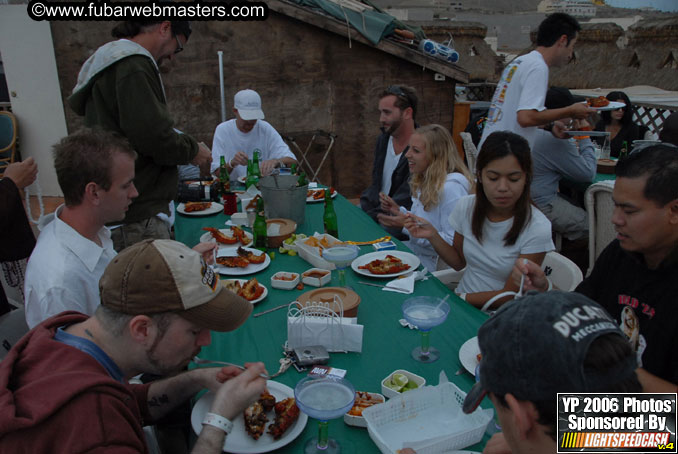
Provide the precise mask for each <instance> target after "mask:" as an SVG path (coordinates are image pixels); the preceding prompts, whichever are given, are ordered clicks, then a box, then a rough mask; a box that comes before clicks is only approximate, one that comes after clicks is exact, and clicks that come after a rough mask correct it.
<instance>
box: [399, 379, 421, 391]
mask: <svg viewBox="0 0 678 454" xmlns="http://www.w3.org/2000/svg"><path fill="white" fill-rule="evenodd" d="M417 388H419V385H417V383H416V382H414V381H408V382H407V384H406V385H405V387H404V388H403V392H405V391H412V390H413V389H417Z"/></svg>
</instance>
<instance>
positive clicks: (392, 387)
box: [384, 380, 401, 392]
mask: <svg viewBox="0 0 678 454" xmlns="http://www.w3.org/2000/svg"><path fill="white" fill-rule="evenodd" d="M384 386H386V387H387V388H389V389H392V390H393V391H396V392H400V389H401V386H398V385H396V384H394V383H392V382H391V380H389V381H387V382H386V383H384Z"/></svg>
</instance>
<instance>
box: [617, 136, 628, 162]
mask: <svg viewBox="0 0 678 454" xmlns="http://www.w3.org/2000/svg"><path fill="white" fill-rule="evenodd" d="M628 157H629V146H628V143H627V142H626V140H625V141H624V143H622V147H621V150H619V160H620V161H621V160H622V159H626V158H628Z"/></svg>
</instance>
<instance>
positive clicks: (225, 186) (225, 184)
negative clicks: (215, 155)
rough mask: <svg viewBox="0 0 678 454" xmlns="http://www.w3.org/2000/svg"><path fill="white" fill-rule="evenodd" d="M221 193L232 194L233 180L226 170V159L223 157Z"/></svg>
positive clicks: (221, 163)
mask: <svg viewBox="0 0 678 454" xmlns="http://www.w3.org/2000/svg"><path fill="white" fill-rule="evenodd" d="M219 192H220V194H221V195H223V194H226V193H227V192H231V178H230V176H229V175H228V169H227V168H226V158H225V157H223V156H222V157H221V160H220V162H219Z"/></svg>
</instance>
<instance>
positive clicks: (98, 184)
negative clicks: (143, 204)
mask: <svg viewBox="0 0 678 454" xmlns="http://www.w3.org/2000/svg"><path fill="white" fill-rule="evenodd" d="M136 157H137V153H136V152H135V151H134V150H133V149H132V148H131V146H130V145H129V142H127V140H125V139H124V138H123V137H121V136H119V135H117V134H114V133H110V132H105V131H103V130H88V129H86V130H83V131H80V132H78V133H76V134H72V135H70V136H67V137H65V138H63V139H62V140H61V142H59V143H58V144H56V145H55V146H54V167H55V169H56V173H57V179H58V181H59V186H60V187H61V190H62V191H63V193H64V201H65V204H64V205H61V206H59V207H58V208H57V209H56V211H55V212H54V220H53V221H52V222H50V223H49V224H47V225H46V226H45V228H44V229H43V230H42V232H41V233H40V236H39V237H38V243H37V244H36V246H35V249H34V250H33V253H32V254H31V257H30V259H29V260H28V266H27V267H26V283H25V294H26V322H27V323H28V326H29V327H31V328H33V327H34V326H35V325H37V324H38V323H40V322H42V321H43V320H45V319H47V318H48V317H51V316H52V315H55V314H58V313H59V312H63V311H65V310H75V311H78V312H82V313H84V314H93V313H94V310H95V309H96V307H97V306H98V305H99V278H100V277H101V275H102V274H103V272H104V269H105V268H106V266H107V265H108V263H109V262H110V261H111V260H112V259H113V257H115V255H116V253H115V250H114V249H113V242H112V241H111V232H110V231H109V230H108V229H107V228H105V227H104V225H105V224H106V223H109V222H116V221H121V220H122V219H124V217H125V213H126V212H127V209H128V207H129V205H130V204H131V203H132V199H134V198H135V197H136V196H137V195H138V192H137V190H136V188H135V187H134V183H133V180H134V161H135V159H136Z"/></svg>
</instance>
